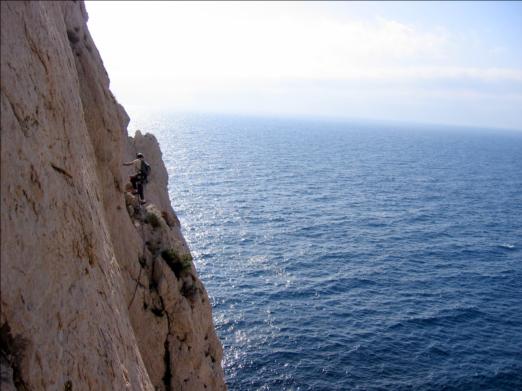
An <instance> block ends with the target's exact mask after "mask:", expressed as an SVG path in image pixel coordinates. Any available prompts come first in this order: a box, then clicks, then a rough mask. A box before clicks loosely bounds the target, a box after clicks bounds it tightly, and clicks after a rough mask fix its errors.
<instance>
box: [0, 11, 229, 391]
mask: <svg viewBox="0 0 522 391" xmlns="http://www.w3.org/2000/svg"><path fill="white" fill-rule="evenodd" d="M86 21H87V13H86V11H85V7H84V4H83V3H82V2H14V1H13V2H9V1H4V2H1V56H0V62H1V217H2V219H1V229H2V231H1V311H0V348H1V352H0V368H1V372H0V375H1V378H0V381H1V389H2V390H10V389H18V390H125V389H129V390H156V389H157V390H205V389H207V390H221V389H225V388H226V386H225V384H224V379H223V370H222V368H221V359H222V349H221V344H220V342H219V340H218V338H217V337H216V334H215V330H214V327H213V324H212V316H211V307H210V304H209V301H208V297H207V294H206V291H205V289H204V287H203V285H202V283H201V281H200V280H199V279H198V277H197V273H196V270H195V268H194V265H193V263H192V257H191V256H190V251H189V248H188V246H187V244H186V242H185V240H184V238H183V236H182V234H181V231H180V226H179V222H178V220H177V218H176V215H175V213H174V211H173V210H172V208H171V206H170V202H169V198H168V193H167V180H168V178H167V172H166V169H165V167H164V165H163V162H162V160H161V151H160V149H159V146H158V143H157V141H156V140H155V138H154V137H153V136H151V135H145V136H143V135H141V133H138V134H137V135H136V137H135V138H134V139H129V138H128V137H127V132H126V127H127V124H128V121H129V120H128V117H127V114H126V113H125V111H124V110H123V108H122V107H121V106H120V105H119V104H118V103H117V102H116V100H115V98H114V97H113V95H112V94H111V92H110V90H109V79H108V76H107V73H106V71H105V69H104V67H103V63H102V61H101V59H100V56H99V53H98V51H97V49H96V47H95V45H94V43H93V41H92V39H91V36H90V34H89V32H88V30H87V25H86ZM137 149H139V150H140V152H143V153H144V154H145V156H146V160H147V161H149V163H150V164H151V166H152V174H151V178H150V183H149V184H148V186H147V187H146V189H145V195H146V198H147V199H148V200H149V203H147V206H146V207H144V206H140V205H139V204H138V203H137V202H136V199H135V197H134V196H133V195H132V194H131V193H129V192H127V191H126V184H127V181H128V175H129V174H130V173H131V172H130V167H123V166H122V162H124V161H128V160H130V158H131V155H132V154H133V153H134V152H135V151H136V150H137Z"/></svg>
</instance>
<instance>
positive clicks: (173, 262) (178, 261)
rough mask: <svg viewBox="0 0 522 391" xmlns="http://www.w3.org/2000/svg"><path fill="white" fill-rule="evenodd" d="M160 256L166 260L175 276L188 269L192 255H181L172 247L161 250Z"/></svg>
mask: <svg viewBox="0 0 522 391" xmlns="http://www.w3.org/2000/svg"><path fill="white" fill-rule="evenodd" d="M161 257H162V258H163V259H164V260H165V262H167V265H169V267H170V268H171V269H172V271H173V272H174V274H175V275H176V277H178V278H179V277H180V276H181V274H182V273H183V272H184V271H187V270H189V269H190V266H191V262H192V256H191V255H190V254H183V255H182V256H181V257H180V256H179V255H178V254H177V253H176V252H175V251H174V250H173V249H172V248H169V249H166V250H163V251H162V252H161Z"/></svg>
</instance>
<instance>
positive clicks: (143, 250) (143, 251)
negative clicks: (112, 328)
mask: <svg viewBox="0 0 522 391" xmlns="http://www.w3.org/2000/svg"><path fill="white" fill-rule="evenodd" d="M138 205H139V211H140V214H141V213H142V206H141V203H139V202H138ZM141 238H142V239H143V249H142V250H141V256H142V257H143V258H145V246H146V244H145V231H144V230H143V222H142V223H141ZM139 263H140V273H139V274H138V280H137V281H136V287H135V288H134V293H133V295H132V299H131V301H130V303H129V306H128V307H127V309H130V307H131V305H132V302H133V301H134V298H135V297H136V292H137V291H138V285H140V278H141V272H142V270H143V266H142V265H141V262H139Z"/></svg>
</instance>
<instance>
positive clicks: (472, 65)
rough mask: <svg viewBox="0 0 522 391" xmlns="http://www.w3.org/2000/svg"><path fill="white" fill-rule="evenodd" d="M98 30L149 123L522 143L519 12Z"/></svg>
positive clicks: (226, 13) (299, 11)
mask: <svg viewBox="0 0 522 391" xmlns="http://www.w3.org/2000/svg"><path fill="white" fill-rule="evenodd" d="M86 5H87V11H88V14H89V21H88V26H89V30H90V32H91V35H92V36H93V39H94V41H95V43H96V46H97V47H98V50H99V51H100V54H101V56H102V59H103V61H104V65H105V67H106V68H107V71H108V73H109V77H110V79H111V90H112V92H113V93H114V95H115V96H116V98H117V99H118V101H119V102H120V103H122V104H123V106H124V107H125V108H126V109H127V111H128V112H129V114H130V115H131V117H132V114H133V112H138V111H165V110H171V111H178V112H186V111H188V112H213V113H220V112H222V113H232V114H234V113H236V114H243V115H244V114H253V115H271V116H272V115H276V116H307V117H308V116H317V117H332V118H349V119H369V120H384V121H401V122H420V123H440V124H449V125H464V126H479V127H492V128H512V129H521V130H522V2H431V1H430V2H208V3H207V2H137V1H131V2H121V1H116V2H105V1H103V2H97V1H94V2H93V1H87V3H86Z"/></svg>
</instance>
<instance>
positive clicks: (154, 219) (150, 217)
mask: <svg viewBox="0 0 522 391" xmlns="http://www.w3.org/2000/svg"><path fill="white" fill-rule="evenodd" d="M145 222H147V223H148V224H150V225H151V226H152V228H154V229H155V228H158V227H159V226H160V220H159V217H158V216H156V215H155V214H154V213H150V212H149V213H147V217H146V218H145Z"/></svg>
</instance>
